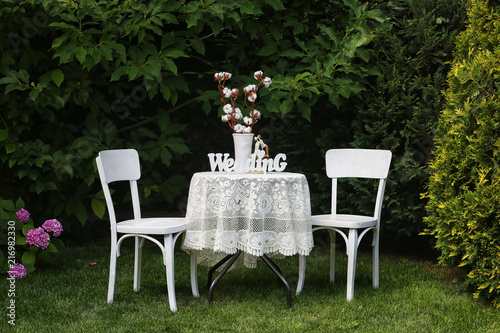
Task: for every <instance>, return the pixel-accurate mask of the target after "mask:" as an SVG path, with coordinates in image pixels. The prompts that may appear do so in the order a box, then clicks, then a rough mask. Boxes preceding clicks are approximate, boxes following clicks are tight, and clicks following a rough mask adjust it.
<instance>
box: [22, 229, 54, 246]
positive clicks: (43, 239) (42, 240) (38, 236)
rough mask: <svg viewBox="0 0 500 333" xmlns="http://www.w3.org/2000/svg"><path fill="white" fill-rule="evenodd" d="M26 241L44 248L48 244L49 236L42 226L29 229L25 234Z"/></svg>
mask: <svg viewBox="0 0 500 333" xmlns="http://www.w3.org/2000/svg"><path fill="white" fill-rule="evenodd" d="M26 243H28V244H30V245H34V246H36V247H39V248H41V249H44V250H45V249H46V248H47V246H49V243H50V236H49V234H48V233H46V232H45V230H43V228H42V227H38V228H36V229H31V230H30V231H28V233H27V234H26Z"/></svg>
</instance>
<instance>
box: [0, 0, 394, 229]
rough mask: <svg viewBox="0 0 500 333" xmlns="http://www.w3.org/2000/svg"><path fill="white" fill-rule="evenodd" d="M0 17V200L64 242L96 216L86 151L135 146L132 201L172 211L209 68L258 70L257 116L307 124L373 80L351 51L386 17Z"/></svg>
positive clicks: (357, 51) (247, 9)
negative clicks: (59, 231) (63, 234)
mask: <svg viewBox="0 0 500 333" xmlns="http://www.w3.org/2000/svg"><path fill="white" fill-rule="evenodd" d="M285 4H286V6H285ZM0 17H1V21H0V31H1V34H0V39H1V40H0V51H1V58H0V73H1V75H2V77H0V89H1V92H2V93H0V104H1V105H2V111H1V119H0V121H1V127H0V148H1V151H0V159H1V160H2V162H3V163H2V165H1V167H0V168H1V169H0V173H1V174H2V178H1V180H0V185H1V188H2V193H1V194H0V195H1V198H3V199H4V200H7V201H8V202H9V205H11V204H12V203H13V202H14V201H15V200H17V199H18V198H19V197H21V198H22V199H23V200H24V201H25V202H26V203H27V204H28V205H29V206H30V207H31V210H33V211H38V212H41V213H42V214H41V215H50V216H54V215H55V216H58V218H60V219H61V221H62V222H63V224H65V226H66V229H65V230H68V232H69V235H73V236H77V235H78V234H79V233H80V230H81V228H79V227H78V223H76V222H77V221H79V222H80V223H81V224H82V225H83V224H85V223H86V222H87V221H89V220H92V217H93V214H92V213H91V212H93V213H94V214H95V215H97V216H98V217H102V216H103V215H104V211H105V208H104V204H103V198H102V194H101V193H100V191H99V186H98V183H97V182H95V179H96V172H95V166H94V157H95V155H96V153H97V152H98V151H99V150H102V149H113V148H123V147H130V148H136V149H138V150H139V151H140V155H141V159H142V162H143V165H144V168H143V181H142V182H141V186H142V190H143V197H149V198H148V200H147V201H146V204H147V205H149V207H150V208H151V207H154V206H155V205H158V204H160V205H161V207H162V208H164V207H166V206H165V204H164V203H165V202H169V203H171V204H172V206H171V207H172V208H170V209H171V210H176V211H177V210H178V209H177V208H178V206H179V204H177V203H176V202H175V195H178V194H179V193H180V191H179V189H180V188H182V186H183V185H182V183H181V181H182V180H183V178H184V177H185V176H188V177H189V176H190V174H192V172H191V171H192V170H185V161H186V159H188V158H187V157H186V154H187V153H189V152H190V150H191V151H193V150H196V148H197V146H198V145H200V144H201V145H202V146H203V145H204V144H205V141H206V140H205V141H204V140H203V138H201V139H200V137H199V136H197V135H196V134H193V133H200V132H203V131H205V130H206V129H205V128H203V126H204V125H205V124H203V120H201V121H200V119H203V117H204V116H205V115H204V113H203V112H202V111H201V108H203V110H204V111H205V113H210V111H211V110H213V111H215V110H218V109H220V108H221V105H219V104H220V103H217V101H216V99H215V95H214V93H216V89H215V85H214V80H213V73H214V72H215V71H220V70H226V71H230V72H233V73H235V74H239V75H241V76H243V77H244V76H246V75H251V74H252V73H253V71H255V70H257V69H263V70H264V72H265V73H266V75H268V76H271V77H272V78H273V81H274V83H273V86H272V87H273V89H274V91H273V93H272V94H269V96H262V97H263V98H262V101H263V103H264V105H263V107H264V109H263V110H262V111H263V113H264V116H266V115H267V116H269V115H270V114H271V113H273V112H274V113H276V112H277V113H281V114H287V113H289V112H292V111H293V112H295V113H299V114H301V116H302V117H304V118H310V115H311V108H312V107H313V106H314V105H315V103H317V100H318V98H319V96H326V99H327V100H329V101H330V102H329V103H333V104H339V103H340V101H341V100H343V99H345V98H349V97H351V96H353V95H356V94H358V93H359V92H360V91H361V90H363V89H364V88H363V84H364V82H365V78H366V77H369V76H371V75H377V73H378V72H377V70H376V68H374V67H373V66H370V65H369V59H370V51H369V50H367V49H366V48H365V47H366V45H367V44H369V43H370V42H371V40H372V39H373V38H374V33H373V32H372V30H373V29H374V27H375V26H376V25H377V24H379V23H381V22H383V21H385V20H386V18H385V16H384V15H383V14H382V13H381V12H380V11H378V10H370V9H369V8H368V7H367V5H366V4H364V5H360V4H359V3H358V1H354V0H345V1H343V2H340V1H321V0H317V1H312V2H303V1H298V0H297V1H287V2H282V1H280V0H258V1H221V2H216V1H204V2H201V1H189V2H184V1H163V0H161V1H160V0H158V1H149V2H147V3H142V2H139V1H125V2H123V1H98V0H94V1H80V2H78V1H76V2H75V1H40V0H22V1H9V0H7V1H2V2H1V4H0ZM354 65H356V66H354ZM195 102H196V104H194V103H195ZM266 109H267V110H266ZM209 116H210V118H213V119H214V120H217V115H216V114H215V112H211V113H210V115H209ZM186 124H190V126H195V129H194V130H193V129H192V128H193V127H191V128H190V129H189V130H186V126H187V125H186ZM216 124H217V125H214V128H213V129H211V131H212V132H211V133H215V134H214V136H215V135H217V131H218V127H219V126H220V127H221V128H222V126H223V124H221V123H220V122H217V123H216ZM229 134H230V133H227V135H228V137H230V136H229ZM196 138H198V139H200V140H198V141H197V142H196V141H194V139H196ZM221 140H224V141H226V142H227V141H228V140H227V139H226V138H221ZM213 147H214V146H212V147H211V148H210V149H212V150H213V149H214V148H213ZM223 148H224V149H225V150H226V149H227V150H230V144H229V142H228V143H227V144H226V146H225V147H223ZM206 153H207V152H206V151H205V152H204V154H205V159H206ZM183 155H184V156H183ZM167 169H168V172H166V170H167ZM123 200H126V198H125V199H123V198H118V202H122V201H123ZM0 211H1V212H3V213H5V209H2V210H0ZM7 216H8V214H3V218H6V217H7Z"/></svg>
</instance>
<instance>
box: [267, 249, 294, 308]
mask: <svg viewBox="0 0 500 333" xmlns="http://www.w3.org/2000/svg"><path fill="white" fill-rule="evenodd" d="M260 258H261V259H262V260H263V261H264V262H265V263H266V265H267V266H268V267H269V268H270V269H271V270H272V271H273V272H274V274H276V275H277V276H278V278H279V279H280V280H281V282H283V284H284V285H285V287H286V296H287V300H288V306H289V307H292V291H291V290H290V285H289V284H288V282H287V281H286V280H285V278H284V277H283V275H282V274H281V270H280V269H279V267H278V266H277V265H276V264H275V263H274V262H272V261H271V259H269V257H268V256H266V255H265V254H264V255H263V256H261V257H260Z"/></svg>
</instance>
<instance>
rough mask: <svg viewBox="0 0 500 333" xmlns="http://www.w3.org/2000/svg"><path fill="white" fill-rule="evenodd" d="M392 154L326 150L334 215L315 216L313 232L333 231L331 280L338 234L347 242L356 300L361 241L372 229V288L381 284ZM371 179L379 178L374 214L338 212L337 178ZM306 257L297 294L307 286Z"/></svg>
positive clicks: (349, 277)
mask: <svg viewBox="0 0 500 333" xmlns="http://www.w3.org/2000/svg"><path fill="white" fill-rule="evenodd" d="M391 158H392V153H391V152H390V151H388V150H374V149H330V150H329V151H328V152H327V153H326V172H327V175H328V177H330V178H332V198H331V200H332V201H331V214H324V215H313V216H312V218H311V222H312V226H313V229H312V230H313V232H314V231H316V230H321V229H326V230H328V233H329V234H330V239H331V244H330V282H334V281H335V248H336V234H337V233H338V234H340V235H341V236H342V238H343V239H344V241H345V244H346V253H347V258H348V259H347V300H349V301H351V300H352V299H354V278H355V273H356V259H357V251H358V247H359V243H360V242H361V239H362V238H363V237H364V236H365V235H366V233H367V232H369V231H370V230H371V231H373V238H372V244H371V246H372V261H373V271H372V276H373V287H374V288H378V286H379V232H380V215H381V212H382V202H383V198H384V191H385V186H386V181H387V176H388V174H389V167H390V164H391ZM339 178H371V179H378V180H379V184H378V190H377V198H376V201H375V209H374V215H373V216H360V215H345V214H337V179H339ZM305 271H306V257H305V256H299V280H298V283H297V291H296V294H297V295H299V294H300V293H301V292H302V289H303V287H304V279H305Z"/></svg>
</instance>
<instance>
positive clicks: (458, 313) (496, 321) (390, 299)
mask: <svg viewBox="0 0 500 333" xmlns="http://www.w3.org/2000/svg"><path fill="white" fill-rule="evenodd" d="M132 243H133V241H132V240H130V241H126V242H125V243H124V246H123V249H122V256H121V257H120V258H118V271H117V282H116V289H115V299H114V302H113V303H112V304H108V303H107V302H106V297H107V285H108V270H109V266H108V264H109V247H108V246H107V244H106V245H99V246H97V245H90V246H88V247H85V248H79V249H78V248H76V249H70V250H68V252H67V254H66V256H65V259H64V262H63V264H62V265H61V266H56V267H44V268H43V269H41V270H39V271H37V272H35V273H32V274H30V275H29V276H28V277H26V278H24V279H22V280H17V281H16V284H15V287H16V289H15V292H16V296H15V298H14V299H15V304H16V321H15V323H16V325H15V331H17V332H30V333H31V332H412V333H414V332H500V310H497V309H495V308H494V307H492V306H491V305H489V304H486V303H484V302H481V301H478V300H475V299H473V298H472V296H471V295H470V294H468V293H465V292H463V291H461V290H460V289H459V288H457V287H456V286H454V285H453V283H452V282H451V281H452V277H451V276H452V274H453V271H452V270H449V269H444V268H440V267H437V266H436V265H434V264H433V263H431V262H428V261H422V260H415V259H409V258H407V257H403V256H390V255H382V256H381V259H380V288H378V289H373V288H372V287H371V259H370V256H369V255H368V254H367V253H360V255H359V259H358V266H357V272H356V285H355V300H354V301H352V302H347V301H346V298H345V297H346V276H345V275H346V274H345V272H346V270H345V269H346V260H345V255H344V256H341V258H339V260H338V266H337V267H338V269H337V272H338V274H337V281H336V283H335V284H330V283H329V279H328V253H327V252H326V251H324V250H321V249H320V248H317V247H316V248H315V249H314V250H313V251H312V253H311V255H310V256H309V258H308V262H307V271H306V282H305V286H304V290H303V292H302V294H301V295H300V296H295V288H296V283H297V269H298V258H297V257H296V256H295V257H289V258H285V259H280V260H276V262H277V264H278V265H279V266H280V267H281V269H282V271H283V274H284V275H285V277H286V278H287V280H288V282H289V283H290V286H291V288H292V290H293V306H292V307H291V308H289V307H288V306H287V304H286V291H285V288H284V286H283V285H282V284H279V283H278V279H277V278H276V276H274V274H273V273H272V272H271V271H270V270H269V269H268V268H267V266H266V265H265V264H264V263H263V262H259V265H258V267H257V268H256V269H246V268H243V269H237V270H233V271H230V272H228V273H227V274H226V276H225V277H224V278H223V279H222V280H221V281H220V282H219V284H218V285H217V287H216V288H215V290H214V302H213V303H212V304H211V305H209V304H208V302H207V288H206V277H207V273H208V268H207V267H203V266H199V268H198V279H199V287H200V293H201V297H199V298H194V297H193V296H192V294H191V286H190V280H189V256H188V255H187V254H186V253H184V252H183V251H182V250H180V249H179V248H177V251H176V257H175V260H176V262H175V265H176V294H177V305H178V309H179V310H178V312H176V313H172V312H171V311H170V308H169V305H168V297H167V291H166V282H165V270H164V266H163V265H162V263H161V255H160V251H159V249H157V248H156V246H155V245H153V244H152V243H147V244H146V246H145V251H144V259H143V274H142V285H141V290H140V291H139V292H134V291H133V250H132V247H131V245H132ZM179 243H180V242H179ZM178 245H179V244H178ZM94 263H97V264H94ZM4 281H5V280H4ZM2 284H3V285H6V284H4V283H2ZM3 289H4V290H5V289H6V288H3ZM5 294H7V291H5ZM3 299H4V301H3V302H2V304H3V305H4V306H2V308H3V309H4V310H3V311H4V313H5V314H7V309H6V307H7V306H8V304H9V303H8V302H9V299H8V297H4V298H3ZM2 321H3V322H2V323H0V331H7V329H8V328H9V327H8V326H11V325H8V323H7V321H8V317H7V316H6V315H2Z"/></svg>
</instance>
